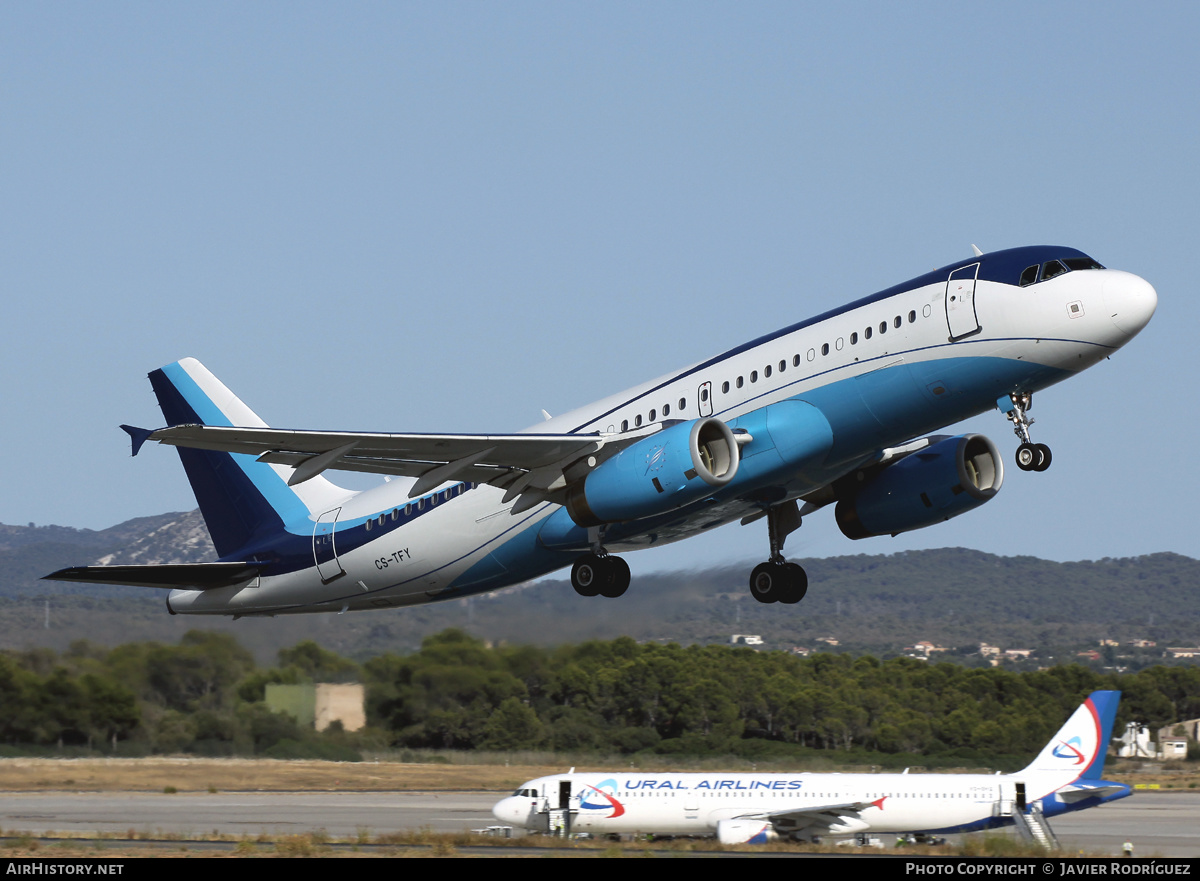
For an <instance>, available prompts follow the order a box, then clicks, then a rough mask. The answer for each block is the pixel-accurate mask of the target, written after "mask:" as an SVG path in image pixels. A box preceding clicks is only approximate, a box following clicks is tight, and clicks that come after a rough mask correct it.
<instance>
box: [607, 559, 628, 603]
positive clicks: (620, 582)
mask: <svg viewBox="0 0 1200 881" xmlns="http://www.w3.org/2000/svg"><path fill="white" fill-rule="evenodd" d="M601 562H602V563H603V564H604V568H606V569H607V570H608V577H607V578H606V579H604V583H602V584H601V585H600V596H604V597H608V598H610V599H614V600H615V599H616V598H617V597H619V596H621V595H623V594H624V593H625V591H627V590H629V579H630V575H629V564H628V563H626V562H625V561H624V560H623V559H621V558H620V557H604V558H603V559H602V560H601Z"/></svg>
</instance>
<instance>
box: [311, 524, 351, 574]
mask: <svg viewBox="0 0 1200 881" xmlns="http://www.w3.org/2000/svg"><path fill="white" fill-rule="evenodd" d="M341 513H342V509H341V508H334V509H333V510H332V511H326V512H325V513H324V514H322V515H321V516H320V517H318V518H317V522H316V524H314V526H313V562H314V563H315V564H316V566H317V572H318V574H320V576H321V583H322V584H328V583H329V582H331V581H333V580H334V579H335V578H341V577H342V576H343V575H345V574H346V571H345V570H344V569H343V568H342V564H341V563H340V562H338V557H337V533H336V532H335V530H334V528H335V527H336V526H337V519H338V515H339V514H341Z"/></svg>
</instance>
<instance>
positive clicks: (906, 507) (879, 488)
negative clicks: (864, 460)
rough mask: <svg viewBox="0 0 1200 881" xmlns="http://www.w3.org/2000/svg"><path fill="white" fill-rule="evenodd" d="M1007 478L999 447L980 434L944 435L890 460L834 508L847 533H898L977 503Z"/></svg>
mask: <svg viewBox="0 0 1200 881" xmlns="http://www.w3.org/2000/svg"><path fill="white" fill-rule="evenodd" d="M1003 482H1004V464H1003V459H1002V457H1001V456H1000V453H999V452H998V451H997V450H996V446H995V444H993V443H992V442H991V441H990V440H989V439H988V438H986V437H984V436H983V435H982V434H964V435H958V436H956V437H950V438H946V439H945V440H943V441H939V442H938V443H935V444H933V445H932V446H930V447H927V448H925V449H924V450H920V451H918V452H916V453H911V454H909V455H908V456H905V457H904V458H903V459H900V460H898V461H896V462H893V463H892V464H890V465H888V466H886V467H885V468H884V469H883V470H881V471H879V472H878V473H877V474H875V475H873V476H872V477H869V478H868V479H867V481H866V482H865V483H863V484H862V485H861V486H858V487H856V488H855V489H854V490H853V492H852V493H850V494H847V495H843V496H842V497H841V498H840V500H839V501H838V504H837V508H836V509H835V511H834V517H835V518H836V519H837V524H838V527H839V528H840V529H841V530H842V534H843V535H845V536H846V538H851V539H859V538H869V537H871V536H876V535H899V534H900V533H901V532H911V531H912V530H914V529H923V528H924V527H926V526H932V525H933V524H935V523H941V522H943V521H946V520H949V519H950V518H951V517H957V516H958V515H959V514H964V513H966V512H967V511H971V510H973V509H975V508H978V507H979V506H980V505H982V504H983V503H984V502H986V501H987V500H988V499H990V498H992V497H993V496H994V495H996V493H997V492H999V490H1000V485H1001V484H1002V483H1003Z"/></svg>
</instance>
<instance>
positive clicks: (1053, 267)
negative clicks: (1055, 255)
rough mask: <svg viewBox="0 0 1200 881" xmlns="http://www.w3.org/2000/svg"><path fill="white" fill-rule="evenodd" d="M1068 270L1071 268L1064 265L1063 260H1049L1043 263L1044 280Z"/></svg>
mask: <svg viewBox="0 0 1200 881" xmlns="http://www.w3.org/2000/svg"><path fill="white" fill-rule="evenodd" d="M1068 271H1069V270H1068V269H1067V267H1065V266H1063V265H1062V262H1061V261H1058V260H1047V261H1046V262H1045V263H1043V264H1042V281H1045V280H1046V279H1048V278H1054V276H1056V275H1062V274H1063V273H1064V272H1068Z"/></svg>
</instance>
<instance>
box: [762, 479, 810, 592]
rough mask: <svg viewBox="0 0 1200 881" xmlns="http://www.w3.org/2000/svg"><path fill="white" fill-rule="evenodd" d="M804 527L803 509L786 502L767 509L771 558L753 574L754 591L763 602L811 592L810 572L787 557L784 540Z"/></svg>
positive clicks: (793, 503)
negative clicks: (802, 521)
mask: <svg viewBox="0 0 1200 881" xmlns="http://www.w3.org/2000/svg"><path fill="white" fill-rule="evenodd" d="M799 528H800V509H799V507H798V506H797V504H796V503H795V502H794V501H792V502H786V503H784V504H782V505H775V506H774V507H771V508H768V509H767V534H768V536H769V537H770V540H771V558H770V559H769V560H767V562H765V563H759V564H758V565H757V566H755V567H754V571H753V572H752V573H751V574H750V595H751V596H753V597H754V598H755V599H756V600H758V601H759V602H760V603H787V604H789V605H791V604H792V603H798V602H800V601H801V600H802V599H804V595H805V594H806V593H808V573H806V572H805V571H804V569H803V567H801V566H800V565H799V564H797V563H789V562H788V561H787V560H785V559H784V557H783V543H784V541H785V540H786V539H787V537H788V535H789V534H791V533H792V532H795V531H796V530H797V529H799Z"/></svg>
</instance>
